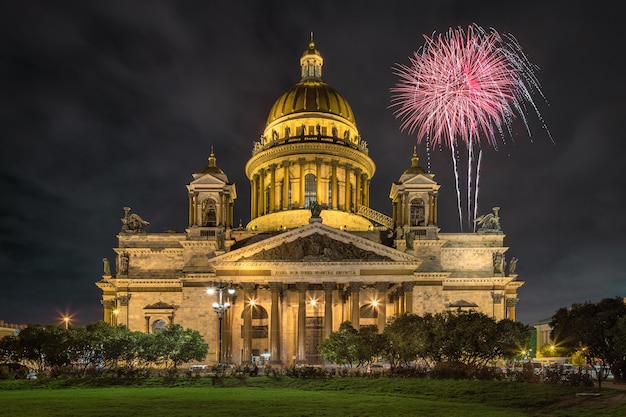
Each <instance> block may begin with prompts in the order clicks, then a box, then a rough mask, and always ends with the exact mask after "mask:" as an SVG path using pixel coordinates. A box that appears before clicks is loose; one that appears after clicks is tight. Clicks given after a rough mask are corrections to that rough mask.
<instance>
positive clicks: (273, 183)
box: [270, 164, 276, 213]
mask: <svg viewBox="0 0 626 417" xmlns="http://www.w3.org/2000/svg"><path fill="white" fill-rule="evenodd" d="M275 203H276V164H271V165H270V213H273V212H274V210H275Z"/></svg>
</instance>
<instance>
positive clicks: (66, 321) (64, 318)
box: [63, 316, 70, 330]
mask: <svg viewBox="0 0 626 417" xmlns="http://www.w3.org/2000/svg"><path fill="white" fill-rule="evenodd" d="M63 321H64V322H65V330H67V329H69V327H70V318H69V316H64V317H63Z"/></svg>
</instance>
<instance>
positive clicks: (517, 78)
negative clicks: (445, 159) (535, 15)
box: [390, 24, 552, 230]
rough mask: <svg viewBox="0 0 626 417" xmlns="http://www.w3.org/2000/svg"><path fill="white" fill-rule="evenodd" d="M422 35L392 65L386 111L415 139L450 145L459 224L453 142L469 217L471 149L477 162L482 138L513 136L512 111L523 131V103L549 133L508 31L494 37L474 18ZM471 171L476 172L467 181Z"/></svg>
mask: <svg viewBox="0 0 626 417" xmlns="http://www.w3.org/2000/svg"><path fill="white" fill-rule="evenodd" d="M424 39H425V44H424V45H423V46H421V47H420V48H419V49H418V50H417V51H416V52H414V53H413V56H411V57H409V63H410V64H409V65H404V64H397V66H396V68H395V75H397V76H398V78H399V80H398V82H397V83H396V85H395V87H394V88H392V89H391V92H392V99H391V105H390V107H394V108H395V112H394V114H395V116H396V118H397V119H400V120H401V123H400V129H401V130H402V131H407V132H408V133H410V134H414V133H415V134H416V135H417V140H418V143H420V142H421V141H423V140H425V141H427V142H428V144H429V145H430V146H429V147H430V148H432V147H434V146H435V145H439V146H446V147H448V148H450V150H451V157H452V160H453V165H454V171H455V180H456V188H457V199H458V200H459V201H458V209H459V221H460V223H461V230H462V229H463V216H462V210H461V202H460V199H461V192H460V187H459V173H458V165H457V161H456V155H457V152H458V147H459V146H460V143H459V142H463V143H464V144H465V146H466V147H467V149H468V156H467V158H468V165H469V166H468V171H467V175H468V181H467V188H468V189H467V199H468V202H467V211H468V218H470V219H471V217H472V214H471V211H472V210H471V206H472V192H471V191H472V186H473V187H474V189H475V192H474V197H473V200H474V201H473V203H474V208H475V209H474V216H473V217H474V218H475V217H476V210H477V204H478V201H477V200H478V173H479V170H480V167H479V165H477V166H476V168H475V169H474V168H472V165H473V164H474V163H475V161H474V152H473V147H474V146H477V147H478V148H479V151H478V153H479V156H478V164H480V160H481V159H482V147H481V145H482V142H486V144H488V145H489V146H491V147H493V148H494V149H496V150H497V149H498V146H499V141H501V142H502V143H503V144H505V143H506V137H507V136H508V137H510V138H511V140H512V141H513V135H512V128H511V126H512V123H513V121H514V120H515V119H516V118H517V117H519V118H520V120H521V121H522V122H523V123H524V125H525V127H526V130H527V132H528V135H529V136H530V127H529V125H528V120H527V117H526V113H527V108H526V107H527V105H529V107H531V108H532V110H534V113H535V114H536V115H537V116H538V118H539V120H540V121H541V123H542V126H543V128H544V129H545V130H546V132H547V133H548V136H550V133H549V131H548V129H547V127H546V125H545V123H544V121H543V118H542V117H541V114H540V113H539V109H538V108H537V106H536V105H535V103H534V101H533V99H532V96H533V94H534V93H536V92H538V93H539V94H541V97H543V98H544V99H545V97H544V96H543V93H542V92H541V89H540V86H539V81H538V79H537V77H536V76H535V73H534V71H535V69H536V67H535V66H533V65H532V64H531V63H530V62H529V60H528V59H527V57H526V55H524V54H523V53H522V48H521V46H520V45H519V43H518V42H517V40H516V39H515V38H514V37H513V36H512V35H509V34H506V35H504V36H500V34H499V33H498V32H496V31H495V30H493V29H490V30H489V31H487V30H485V29H483V28H481V27H480V26H478V25H475V24H474V25H471V26H469V27H468V29H467V30H466V31H465V30H463V29H461V28H457V29H452V28H450V29H449V30H448V31H447V32H446V33H445V34H439V35H436V36H435V35H432V36H426V35H425V36H424ZM507 134H508V135H507ZM550 138H551V136H550ZM551 139H552V138H551ZM457 141H459V142H457ZM473 175H476V176H477V178H476V179H475V180H474V179H473V178H472V176H473ZM470 224H471V223H470Z"/></svg>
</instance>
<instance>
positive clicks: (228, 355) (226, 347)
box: [218, 296, 235, 363]
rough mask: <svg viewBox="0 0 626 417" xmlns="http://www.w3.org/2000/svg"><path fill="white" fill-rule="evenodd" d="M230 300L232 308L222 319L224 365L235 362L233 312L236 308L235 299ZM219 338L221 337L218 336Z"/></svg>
mask: <svg viewBox="0 0 626 417" xmlns="http://www.w3.org/2000/svg"><path fill="white" fill-rule="evenodd" d="M228 298H230V303H231V306H230V308H229V309H228V310H226V312H225V313H224V317H223V318H222V358H223V361H224V363H232V362H233V319H232V317H233V316H232V315H233V310H234V307H235V297H232V296H231V297H227V299H228ZM218 337H219V336H218ZM218 343H219V342H218Z"/></svg>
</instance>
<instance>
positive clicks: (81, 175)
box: [0, 0, 626, 323]
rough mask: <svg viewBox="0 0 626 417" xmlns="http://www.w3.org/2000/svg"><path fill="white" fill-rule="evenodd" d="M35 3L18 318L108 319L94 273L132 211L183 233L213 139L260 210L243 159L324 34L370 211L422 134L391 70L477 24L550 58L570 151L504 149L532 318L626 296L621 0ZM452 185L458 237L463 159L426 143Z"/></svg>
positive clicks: (8, 67)
mask: <svg viewBox="0 0 626 417" xmlns="http://www.w3.org/2000/svg"><path fill="white" fill-rule="evenodd" d="M545 3H546V2H538V1H531V2H525V3H518V4H510V3H506V2H495V1H479V2H472V3H468V2H463V1H451V0H450V1H443V2H431V3H427V4H424V3H423V2H405V1H390V2H386V3H384V4H382V3H380V2H362V1H345V2H332V1H321V2H317V3H311V2H306V3H305V2H298V1H266V2H255V1H238V2H227V1H217V2H193V1H186V2H170V1H149V2H148V1H133V2H127V1H107V2H100V3H93V2H82V1H65V2H64V1H59V2H47V1H29V2H5V3H3V4H2V5H0V52H1V53H2V59H0V75H1V76H0V97H1V98H0V126H1V128H2V131H1V132H2V141H1V144H2V152H0V190H1V191H2V199H1V201H0V216H1V217H0V249H1V253H0V277H1V278H0V279H1V282H2V284H1V287H0V319H3V320H6V321H8V322H16V323H23V322H42V323H49V322H54V321H55V320H57V317H58V316H59V315H60V314H61V313H63V312H65V311H69V312H73V313H75V315H76V319H77V320H78V321H80V322H87V321H93V320H96V319H98V318H100V314H101V313H100V305H99V290H98V289H97V288H96V287H95V284H94V282H95V281H97V280H98V276H99V275H100V273H101V271H102V261H101V260H102V257H105V256H106V257H110V258H112V257H113V252H112V250H111V248H112V247H114V246H115V245H116V238H115V235H116V233H117V232H118V231H119V229H120V226H121V222H120V218H121V217H122V215H123V210H122V207H123V206H130V207H132V208H133V211H135V212H137V213H140V214H141V215H142V216H144V217H145V218H147V219H148V220H150V221H151V225H150V230H152V231H160V230H163V229H164V228H176V229H179V230H181V229H183V228H184V227H185V222H186V213H187V207H186V206H187V197H186V189H185V187H184V186H185V184H187V183H188V182H189V181H190V180H191V174H192V173H193V172H196V171H199V170H201V169H202V168H203V167H204V166H205V165H206V158H207V157H208V155H209V153H210V151H211V148H212V147H213V149H214V150H215V153H216V156H217V158H218V165H219V166H220V167H221V168H222V169H224V171H225V172H226V173H227V174H228V176H229V178H230V180H231V181H234V182H235V183H236V184H237V188H238V199H237V201H236V205H235V216H236V219H242V221H243V222H244V223H245V222H247V220H248V218H249V196H248V194H249V185H248V184H249V183H248V180H247V178H246V177H245V174H244V171H243V170H244V165H245V163H246V161H247V159H248V158H249V156H250V151H251V148H252V142H253V141H254V140H256V139H257V138H258V136H259V134H260V133H261V131H262V129H263V126H264V124H265V120H266V118H267V115H268V112H269V109H270V107H271V105H272V104H273V102H274V100H275V99H276V98H277V97H278V96H279V95H280V94H281V93H282V92H284V91H285V90H286V89H288V88H289V87H291V86H292V85H293V84H295V83H296V82H297V81H298V80H299V62H298V60H299V58H300V55H301V54H302V52H303V51H304V49H305V48H306V45H307V42H308V39H309V34H310V32H311V31H314V32H315V40H316V45H317V46H318V48H319V49H320V50H321V52H322V54H323V56H324V59H325V65H324V79H325V81H327V82H328V83H329V84H331V85H332V86H333V87H335V88H336V89H337V90H338V91H339V92H341V94H342V95H344V97H346V99H347V100H348V101H349V102H350V104H351V105H352V107H353V110H354V113H355V115H356V118H357V123H358V127H359V130H360V132H361V134H362V135H363V137H364V139H365V140H366V141H367V142H368V145H369V149H370V155H371V156H372V157H373V159H374V160H375V162H376V164H377V173H376V175H375V177H374V179H373V181H372V186H371V198H372V200H371V205H372V207H373V208H375V209H376V210H379V211H382V212H385V213H390V212H391V207H390V202H389V199H388V193H389V187H390V184H391V182H392V181H395V180H397V179H398V178H399V176H400V174H401V173H402V171H403V170H404V168H406V167H407V166H408V165H409V164H410V161H409V155H410V153H411V151H412V148H413V146H415V139H414V138H412V137H410V136H407V135H406V134H404V133H402V132H400V131H399V129H398V123H397V121H396V120H395V119H394V116H393V112H392V111H391V110H390V109H389V108H388V106H389V88H390V87H392V86H393V84H394V82H395V77H394V75H393V71H392V68H393V67H394V66H395V65H396V64H398V63H405V62H407V60H408V56H409V55H411V54H412V52H413V51H414V50H415V49H417V48H418V47H419V46H420V45H421V44H422V43H423V35H424V34H427V35H429V34H431V33H433V32H441V31H445V30H447V28H449V27H455V26H467V25H468V24H470V23H472V22H476V23H477V24H479V25H482V26H483V27H493V28H495V29H496V30H498V31H499V32H500V33H511V34H513V35H514V36H515V37H516V38H517V40H518V41H519V42H520V44H521V45H522V46H523V47H524V51H525V52H526V53H527V55H528V57H529V59H530V60H531V61H532V62H533V63H535V64H537V65H538V66H539V67H540V70H539V72H538V74H537V75H538V78H539V80H540V82H541V84H542V89H543V92H544V93H545V98H546V102H545V103H544V102H543V99H542V98H541V97H537V98H536V102H537V103H538V105H539V107H540V110H541V113H542V115H543V116H544V119H545V121H546V123H547V125H548V127H549V129H550V132H551V133H552V137H553V138H554V143H553V142H552V141H551V139H550V137H549V136H548V135H547V134H546V133H545V131H543V130H542V128H541V123H540V121H538V120H536V118H533V117H532V112H531V115H529V124H530V127H531V131H532V134H533V135H532V137H531V138H529V137H528V136H527V134H526V132H525V129H524V126H523V125H522V124H520V123H517V122H516V123H515V124H514V129H513V135H514V136H513V141H510V143H509V144H508V145H507V146H503V147H501V148H500V149H498V151H495V150H492V149H485V153H484V163H483V165H482V171H481V182H480V186H481V191H480V210H479V211H480V212H487V211H489V210H490V209H491V207H494V206H499V207H501V215H502V224H503V228H504V230H505V232H506V234H507V237H506V243H507V245H509V246H510V249H509V253H510V254H511V255H512V256H516V257H518V258H519V259H520V262H519V265H518V272H519V273H520V279H523V280H525V281H526V284H525V285H524V286H523V287H522V289H521V291H520V294H521V301H520V303H519V304H518V318H519V319H520V320H522V321H525V322H529V323H533V322H535V321H538V320H540V319H543V318H546V317H549V316H550V315H551V314H552V313H553V312H554V311H555V310H556V309H557V308H559V307H561V306H567V305H570V304H571V303H573V302H582V301H587V300H598V299H600V298H603V297H613V296H620V295H626V288H625V287H626V286H625V284H624V282H625V281H624V279H623V273H622V271H623V268H622V263H621V262H620V261H621V255H622V253H624V243H623V242H624V241H623V238H622V236H621V231H622V230H624V226H626V225H625V224H624V223H625V220H624V219H625V218H624V216H623V215H622V214H621V212H622V207H623V206H624V203H625V197H626V195H625V193H624V190H625V189H626V184H625V181H626V180H625V179H624V176H623V174H622V173H621V170H622V166H623V161H624V160H625V156H626V155H624V153H625V151H624V144H623V142H624V141H623V140H622V136H623V135H622V134H621V129H620V128H619V127H620V126H619V125H620V123H619V122H621V119H622V115H623V114H624V107H625V106H624V100H623V97H624V88H625V87H624V84H623V82H622V78H623V77H622V74H621V72H622V70H621V66H619V65H618V61H617V60H618V59H620V53H619V51H621V49H622V44H623V42H624V40H625V39H624V36H623V35H622V33H621V30H620V29H619V27H620V25H619V24H618V23H619V22H617V14H611V13H608V12H606V10H611V9H612V7H608V8H607V7H604V6H603V5H602V3H603V2H595V3H594V4H593V5H591V4H588V3H582V2H574V3H572V2H560V1H557V2H549V4H545ZM418 152H419V154H420V158H421V159H420V161H421V163H422V165H424V166H426V165H428V166H430V167H431V170H432V171H433V172H434V173H436V177H435V179H436V180H438V181H439V182H440V183H441V184H442V186H443V188H442V195H441V199H440V211H441V212H440V216H439V217H440V223H441V224H440V225H441V226H442V231H443V232H456V231H458V227H459V226H458V218H457V212H456V196H455V191H454V187H455V183H454V177H453V175H452V172H453V171H452V166H451V160H450V154H449V151H448V150H446V149H443V150H435V151H433V152H432V153H431V154H430V155H427V154H426V153H425V151H424V147H423V145H420V146H419V147H418Z"/></svg>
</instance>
